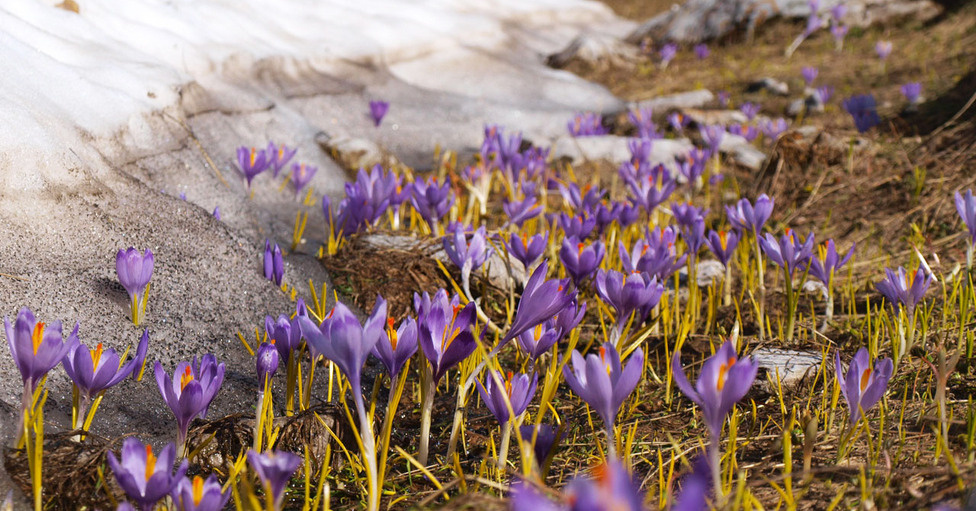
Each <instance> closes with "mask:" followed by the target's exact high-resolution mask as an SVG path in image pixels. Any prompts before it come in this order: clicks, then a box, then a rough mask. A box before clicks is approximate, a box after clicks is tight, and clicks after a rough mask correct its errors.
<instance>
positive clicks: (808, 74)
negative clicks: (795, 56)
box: [800, 66, 820, 87]
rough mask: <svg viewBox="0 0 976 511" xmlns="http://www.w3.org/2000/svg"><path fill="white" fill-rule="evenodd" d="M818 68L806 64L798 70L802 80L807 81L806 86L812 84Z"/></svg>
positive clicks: (818, 71)
mask: <svg viewBox="0 0 976 511" xmlns="http://www.w3.org/2000/svg"><path fill="white" fill-rule="evenodd" d="M819 73H820V70H819V69H817V68H815V67H813V66H806V67H804V68H803V69H801V70H800V74H801V75H803V81H805V82H807V87H811V86H813V81H814V80H816V79H817V75H818V74H819Z"/></svg>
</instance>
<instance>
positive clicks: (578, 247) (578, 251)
mask: <svg viewBox="0 0 976 511" xmlns="http://www.w3.org/2000/svg"><path fill="white" fill-rule="evenodd" d="M585 246H586V245H584V244H582V243H578V244H577V245H576V255H583V247H585Z"/></svg>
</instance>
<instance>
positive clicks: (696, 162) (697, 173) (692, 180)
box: [675, 148, 709, 186]
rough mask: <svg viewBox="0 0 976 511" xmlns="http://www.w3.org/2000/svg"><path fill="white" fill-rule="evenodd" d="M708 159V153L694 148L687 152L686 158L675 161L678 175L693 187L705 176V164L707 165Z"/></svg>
mask: <svg viewBox="0 0 976 511" xmlns="http://www.w3.org/2000/svg"><path fill="white" fill-rule="evenodd" d="M708 158H709V155H708V151H703V150H701V149H698V148H694V149H692V150H691V151H689V152H688V156H687V157H685V158H684V159H678V160H675V163H676V164H677V166H678V173H679V174H681V175H682V176H683V177H684V178H685V181H687V182H688V183H689V184H690V185H693V186H694V185H696V183H697V181H698V179H699V178H700V177H702V175H704V174H705V164H706V163H708Z"/></svg>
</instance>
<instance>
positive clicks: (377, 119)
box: [369, 101, 390, 127]
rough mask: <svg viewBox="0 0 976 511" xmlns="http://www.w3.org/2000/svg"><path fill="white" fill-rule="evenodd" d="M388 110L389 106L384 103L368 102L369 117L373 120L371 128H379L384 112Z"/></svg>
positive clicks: (384, 115)
mask: <svg viewBox="0 0 976 511" xmlns="http://www.w3.org/2000/svg"><path fill="white" fill-rule="evenodd" d="M389 109H390V104H389V103H387V102H386V101H370V102H369V116H370V117H371V118H372V119H373V126H377V127H378V126H379V125H380V123H381V122H383V117H386V112H387V111H388V110H389Z"/></svg>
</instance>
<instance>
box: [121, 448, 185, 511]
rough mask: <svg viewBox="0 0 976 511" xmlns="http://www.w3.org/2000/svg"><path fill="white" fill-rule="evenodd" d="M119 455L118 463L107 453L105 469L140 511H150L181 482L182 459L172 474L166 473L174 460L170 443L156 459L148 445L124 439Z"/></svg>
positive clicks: (174, 451) (174, 452) (174, 450)
mask: <svg viewBox="0 0 976 511" xmlns="http://www.w3.org/2000/svg"><path fill="white" fill-rule="evenodd" d="M120 454H121V458H122V461H119V460H118V459H117V458H116V457H115V454H114V453H113V452H111V451H109V453H108V466H109V467H111V469H112V473H113V474H115V480H116V481H117V482H118V483H119V487H121V488H122V491H124V492H125V495H126V497H128V498H129V500H131V501H134V502H135V503H136V504H138V506H139V507H140V508H141V509H142V510H143V511H149V510H151V509H152V508H153V507H154V506H155V505H156V503H157V502H159V501H160V500H161V499H162V498H163V497H165V496H166V495H167V494H169V493H170V492H171V491H172V490H173V488H175V487H176V485H177V483H179V482H180V480H181V479H183V476H184V475H185V474H186V469H187V466H188V462H187V460H183V462H182V463H180V466H179V467H177V469H176V472H175V473H172V472H170V471H171V470H173V461H175V458H176V446H174V445H173V444H168V445H167V446H166V447H164V448H163V450H162V451H161V452H160V453H159V457H158V458H157V457H156V455H154V454H153V450H152V446H151V445H149V444H145V445H144V444H143V443H142V442H140V441H139V440H137V439H136V438H133V437H128V438H126V439H125V440H124V441H123V442H122V452H121V453H120Z"/></svg>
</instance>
